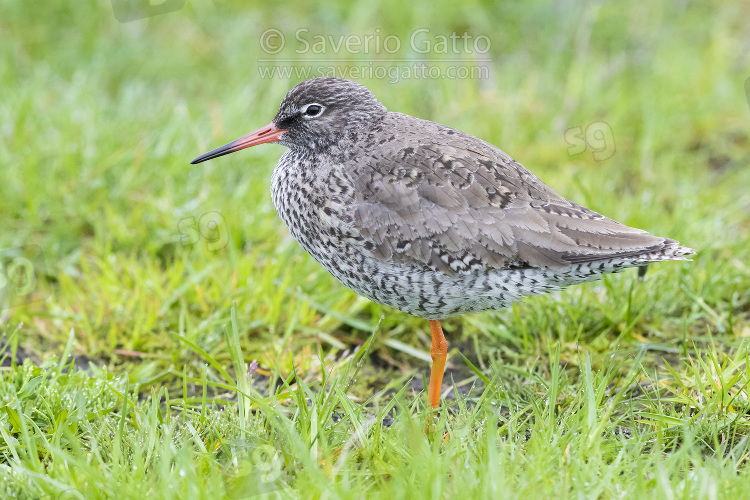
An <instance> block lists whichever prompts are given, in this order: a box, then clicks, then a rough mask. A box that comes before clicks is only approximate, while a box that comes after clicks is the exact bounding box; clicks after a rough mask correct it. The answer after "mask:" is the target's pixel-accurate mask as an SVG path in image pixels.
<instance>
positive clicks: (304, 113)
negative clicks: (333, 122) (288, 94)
mask: <svg viewBox="0 0 750 500" xmlns="http://www.w3.org/2000/svg"><path fill="white" fill-rule="evenodd" d="M312 107H315V108H318V109H319V111H318V112H317V113H313V114H310V113H308V111H313V110H310V108H312ZM325 109H326V107H325V106H323V105H322V104H318V103H317V102H311V103H310V104H305V105H304V106H302V109H301V110H300V111H301V112H302V116H303V117H305V118H315V117H318V116H320V115H321V114H323V111H325Z"/></svg>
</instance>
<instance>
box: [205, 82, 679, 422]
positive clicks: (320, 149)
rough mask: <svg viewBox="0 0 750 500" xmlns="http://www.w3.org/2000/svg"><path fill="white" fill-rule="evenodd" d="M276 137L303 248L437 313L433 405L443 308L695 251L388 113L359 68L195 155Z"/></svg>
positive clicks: (283, 193) (276, 195) (371, 295)
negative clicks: (352, 77)
mask: <svg viewBox="0 0 750 500" xmlns="http://www.w3.org/2000/svg"><path fill="white" fill-rule="evenodd" d="M269 142H276V143H279V144H281V145H283V146H286V147H287V148H288V150H287V151H286V152H285V153H284V154H283V155H282V156H281V159H280V160H279V163H278V164H277V165H276V168H275V170H274V172H273V176H272V179H271V195H272V198H273V203H274V205H275V206H276V211H277V212H278V214H279V217H281V220H283V221H284V223H285V224H286V225H287V227H288V228H289V231H290V232H291V234H292V236H293V237H294V239H296V240H297V241H298V242H299V244H300V246H301V247H302V248H303V249H304V250H305V251H306V252H307V253H309V254H310V255H311V256H312V257H313V258H314V259H315V260H317V261H318V262H319V263H320V264H322V265H323V267H325V268H326V269H327V270H328V272H330V273H331V274H332V275H333V276H335V277H336V278H337V279H338V280H339V281H340V282H341V283H342V284H344V286H347V287H349V288H351V289H352V290H354V291H355V292H357V293H358V294H360V295H363V296H365V297H367V298H368V299H370V300H372V301H374V302H377V303H380V304H385V305H388V306H391V307H393V308H396V309H399V310H401V311H404V312H406V313H409V314H412V315H414V316H418V317H420V318H425V319H428V320H429V324H430V331H431V333H432V346H431V349H430V353H431V355H432V360H433V364H432V371H431V375H430V385H429V389H428V401H429V403H430V404H431V405H432V407H433V408H437V407H438V405H439V401H440V388H441V385H442V379H443V371H444V369H445V361H446V356H447V352H448V342H447V341H446V340H445V336H444V335H443V331H442V328H441V326H440V320H441V319H444V318H447V317H450V316H455V315H459V314H464V313H476V312H480V311H487V310H490V309H499V308H502V307H505V306H507V305H509V304H511V303H512V302H515V301H517V300H519V299H520V298H522V297H523V296H526V295H532V294H539V293H544V292H549V291H551V290H557V289H560V288H562V287H564V286H567V285H572V284H576V283H581V282H584V281H590V280H594V279H597V278H599V277H601V275H603V274H606V273H614V272H617V271H619V270H621V269H623V268H626V267H633V266H644V265H646V264H648V263H650V262H658V261H663V260H687V259H686V258H685V256H686V255H690V254H692V253H694V252H693V250H692V249H690V248H686V247H683V246H680V245H679V244H678V243H677V242H676V241H675V240H672V239H668V238H661V237H658V236H652V235H649V234H647V233H646V232H645V231H642V230H640V229H635V228H632V227H628V226H625V225H623V224H620V223H619V222H616V221H614V220H612V219H609V218H607V217H605V216H603V215H600V214H598V213H596V212H594V211H593V210H589V209H588V208H585V207H583V206H581V205H578V204H576V203H573V202H572V201H569V200H567V199H565V198H563V197H562V196H560V195H559V194H557V193H555V192H554V191H553V190H552V189H551V188H550V187H549V186H547V185H546V184H545V183H543V182H542V181H541V180H539V178H538V177H536V176H535V175H534V174H532V173H531V172H530V171H528V170H527V169H526V168H524V167H523V165H521V164H520V163H518V162H517V161H515V160H514V159H513V158H511V157H510V156H508V155H507V154H506V153H505V152H504V151H502V150H500V149H499V148H497V147H495V146H493V145H492V144H489V143H487V142H484V141H482V140H481V139H478V138H476V137H473V136H471V135H469V134H466V133H464V132H461V131H460V130H456V129H453V128H450V127H447V126H445V125H440V124H438V123H434V122H430V121H426V120H421V119H419V118H414V117H413V116H409V115H404V114H401V113H396V112H392V111H388V110H387V109H386V107H385V106H384V105H383V104H381V103H380V102H379V101H378V100H377V99H376V98H375V96H374V95H373V94H372V93H371V92H370V91H369V90H368V89H367V88H366V87H364V86H363V85H360V84H358V83H355V82H352V81H349V80H344V79H340V78H313V79H311V80H307V81H304V82H302V83H300V84H299V85H297V86H296V87H294V88H293V89H292V90H290V91H289V93H288V94H287V95H286V97H285V98H284V100H283V101H282V102H281V105H280V107H279V111H278V113H277V114H276V117H275V118H274V119H273V121H272V122H271V124H270V125H268V126H266V127H263V128H261V129H259V130H256V131H255V132H252V133H250V134H248V135H246V136H244V137H241V138H240V139H237V140H236V141H232V142H230V143H229V144H226V145H225V146H222V147H220V148H217V149H214V150H213V151H211V152H209V153H206V154H204V155H202V156H199V157H198V158H196V159H195V160H193V161H192V163H193V164H195V163H200V162H203V161H206V160H210V159H212V158H216V157H219V156H222V155H226V154H229V153H233V152H235V151H239V150H241V149H245V148H249V147H251V146H256V145H258V144H264V143H269Z"/></svg>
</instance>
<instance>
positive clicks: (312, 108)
mask: <svg viewBox="0 0 750 500" xmlns="http://www.w3.org/2000/svg"><path fill="white" fill-rule="evenodd" d="M322 112H323V106H319V105H317V104H310V105H309V106H308V107H307V108H306V109H305V115H306V116H318V115H319V114H320V113H322Z"/></svg>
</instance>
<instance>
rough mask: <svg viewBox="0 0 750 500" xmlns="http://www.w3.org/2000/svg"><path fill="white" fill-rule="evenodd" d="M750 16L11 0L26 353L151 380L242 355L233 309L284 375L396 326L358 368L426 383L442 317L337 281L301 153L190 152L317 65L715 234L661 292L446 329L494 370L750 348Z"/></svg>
mask: <svg viewBox="0 0 750 500" xmlns="http://www.w3.org/2000/svg"><path fill="white" fill-rule="evenodd" d="M749 18H750V5H749V4H747V3H743V2H723V3H716V4H713V5H711V4H708V3H703V2H688V1H682V2H668V1H655V2H636V3H623V2H588V3H584V2H572V1H570V2H568V1H561V2H544V1H532V2H523V3H514V2H499V3H498V2H480V1H468V2H449V1H433V2H426V1H422V2H415V3H404V2H401V1H386V2H383V3H378V2H368V1H360V2H348V1H339V2H330V3H325V4H323V3H315V2H301V1H300V2H265V3H262V2H261V3H256V4H255V5H253V6H248V5H247V4H245V3H244V2H223V1H211V0H188V1H186V2H184V1H174V0H165V1H163V2H161V3H157V2H153V3H149V2H146V1H142V2H139V1H135V0H131V1H126V0H112V1H111V2H109V1H104V0H101V1H98V2H96V1H85V0H82V1H78V2H75V3H69V4H65V3H59V4H44V5H42V4H39V3H32V2H15V1H4V2H2V3H0V37H1V39H2V43H0V83H1V87H2V89H3V90H2V99H0V165H2V177H1V180H0V228H2V230H1V231H0V263H1V264H2V266H3V270H4V271H3V272H4V274H3V284H4V287H3V292H2V293H3V294H2V300H3V303H2V311H1V312H0V329H1V330H2V331H3V333H5V334H7V335H10V334H11V333H13V332H15V333H16V336H15V337H14V340H13V344H12V351H13V358H14V359H15V360H16V362H20V360H22V359H24V358H26V357H30V358H32V359H34V360H44V359H47V358H50V357H52V356H57V355H59V353H60V352H61V351H62V350H63V348H64V346H65V345H66V342H67V341H68V338H69V332H70V331H71V329H73V330H74V334H75V336H74V342H73V344H72V351H73V353H74V354H75V355H76V359H77V362H78V363H83V364H84V365H85V364H86V363H87V362H88V361H91V362H92V363H94V364H96V365H107V366H109V367H110V368H111V369H112V370H114V371H116V372H117V371H119V372H123V371H127V372H128V373H129V374H130V377H131V380H133V381H136V382H138V383H140V384H142V387H144V388H146V387H149V386H150V385H153V384H157V383H159V384H161V383H163V384H171V383H174V381H175V380H178V383H180V382H179V379H174V372H173V371H172V370H173V368H174V367H175V366H177V367H183V366H184V367H185V368H186V370H187V371H188V372H191V373H198V371H199V369H200V367H202V366H203V363H204V359H203V358H202V357H201V356H200V355H199V354H197V351H196V348H195V346H198V347H200V349H202V350H204V351H205V352H207V353H209V354H210V355H211V356H213V357H214V359H216V360H218V361H219V362H224V361H226V362H227V363H228V362H229V361H228V360H229V353H228V350H227V347H226V344H225V342H224V334H223V327H224V325H226V324H227V323H228V322H229V317H230V310H231V308H232V307H233V306H234V307H235V308H236V313H237V318H238V325H239V331H240V338H241V341H242V348H243V353H244V354H245V358H246V361H248V362H249V361H251V360H253V359H256V360H257V361H258V364H259V373H266V374H267V373H269V372H270V371H271V369H272V367H274V366H276V365H278V368H279V370H280V371H281V373H282V374H284V373H289V372H290V370H291V369H292V367H293V366H296V367H297V369H298V370H299V374H300V376H302V377H305V378H306V380H308V381H314V380H316V379H317V378H318V377H319V376H320V365H321V362H323V361H324V360H328V362H331V363H335V362H336V360H337V359H339V358H343V357H345V356H346V355H347V354H348V353H350V352H351V351H352V350H353V349H355V348H356V347H357V346H359V345H361V344H362V343H363V342H364V340H365V339H366V338H367V337H368V336H369V335H370V333H371V332H372V331H373V330H374V329H375V327H376V325H378V323H379V322H380V327H379V328H380V335H379V337H378V338H377V341H376V344H375V346H374V349H373V355H372V360H371V365H372V366H370V367H369V368H368V370H369V371H368V370H366V372H365V373H366V374H367V375H366V376H364V377H363V378H362V380H361V382H362V383H364V384H367V385H368V386H376V387H383V386H386V385H387V383H388V381H392V380H397V381H400V380H405V377H407V376H413V375H414V374H418V373H421V372H422V371H424V370H425V369H426V368H427V366H428V364H427V363H428V361H429V353H428V351H429V335H428V333H427V332H428V330H427V325H426V322H423V321H420V320H416V319H415V318H411V317H409V316H407V315H404V314H402V313H399V312H397V311H394V310H390V309H387V308H384V307H381V306H378V305H375V304H372V303H370V302H368V301H366V300H364V299H361V298H358V297H357V296H356V295H355V294H354V293H353V292H350V291H349V290H347V289H345V288H344V287H343V286H341V285H339V284H338V283H337V282H336V281H335V280H334V279H333V278H332V277H331V276H330V275H328V274H327V273H326V272H325V271H324V270H323V269H322V268H321V267H320V266H319V265H318V264H317V263H315V262H314V261H313V260H312V259H311V258H310V257H309V256H307V255H306V254H305V253H304V252H303V251H302V250H301V249H300V248H299V247H298V245H297V244H296V243H295V242H294V241H293V240H292V239H291V238H290V236H289V234H288V232H287V230H286V228H285V227H284V226H283V224H282V223H281V221H280V220H279V219H278V218H277V217H276V214H275V210H274V208H273V205H272V203H271V198H270V193H269V184H270V176H271V173H272V171H273V168H274V166H275V164H276V162H277V160H278V158H279V156H280V155H281V154H282V152H283V149H282V148H281V147H280V146H276V145H267V146H263V147H259V148H253V149H252V150H248V151H243V152H242V153H239V154H234V155H230V156H227V157H225V158H221V159H219V160H215V161H212V162H208V163H204V164H200V165H195V166H192V165H190V164H189V162H190V161H191V160H192V159H193V158H195V157H196V156H197V155H199V154H201V153H204V152H206V151H208V150H210V149H212V148H214V147H217V146H220V145H222V144H225V143H226V142H229V141H230V140H233V139H235V138H237V137H240V136H242V135H244V134H246V133H248V132H250V131H252V130H255V129H256V128H258V127H261V126H263V125H265V124H267V123H268V122H269V121H270V120H271V118H272V117H273V116H274V114H275V112H276V110H277V107H278V104H279V102H280V100H281V99H282V98H283V97H284V95H285V93H286V92H287V91H288V90H289V89H290V88H291V87H292V86H294V85H295V84H297V83H298V82H299V81H301V80H304V79H306V78H307V77H311V76H321V75H335V76H343V77H348V78H351V79H355V80H357V81H359V82H361V83H363V84H365V85H367V86H368V87H369V88H370V89H371V90H372V91H373V93H374V94H375V95H376V96H377V97H378V98H379V99H380V100H381V101H382V102H383V103H384V104H385V105H386V106H387V107H388V108H389V109H390V110H395V111H400V112H404V113H408V114H411V115H414V116H418V117H420V118H425V119H428V120H433V121H438V122H441V123H444V124H447V125H450V126H453V127H455V128H459V129H462V130H464V131H467V132H469V133H471V134H473V135H475V136H478V137H480V138H482V139H484V140H486V141H489V142H491V143H493V144H495V145H498V146H500V147H501V148H502V149H504V150H505V151H507V152H508V153H509V154H510V155H512V156H513V157H514V158H515V159H517V160H518V161H519V162H521V163H522V164H524V165H525V166H526V167H527V168H529V169H530V170H532V171H533V172H534V173H535V174H537V175H538V176H539V177H541V178H542V179H543V180H544V181H545V182H546V183H548V184H549V185H550V186H551V187H553V188H554V189H555V190H557V191H558V192H560V193H561V194H563V195H564V196H566V197H567V198H570V199H572V200H574V201H576V202H579V203H581V204H584V205H586V206H588V207H590V208H592V209H594V210H596V211H598V212H601V213H604V214H606V215H608V216H610V217H612V218H614V219H617V220H619V221H621V222H623V223H625V224H628V225H631V226H636V227H639V228H643V229H646V230H648V231H650V232H653V233H655V234H658V235H663V236H669V237H673V238H675V239H678V240H679V241H681V242H682V243H683V244H685V245H687V246H691V247H693V248H696V249H698V252H699V253H698V256H697V257H696V258H695V260H694V262H692V263H664V264H660V265H657V266H652V267H651V269H650V271H649V273H648V274H647V276H646V278H645V280H643V281H638V280H637V278H636V273H635V272H627V273H624V274H622V275H618V276H613V277H608V278H607V279H606V280H604V281H602V282H599V283H593V284H588V285H585V286H582V287H577V288H575V289H571V290H568V291H565V292H563V293H562V294H556V295H553V296H547V297H534V298H530V299H528V300H526V301H524V302H523V303H521V304H518V305H516V306H514V307H513V308H511V309H508V310H505V311H499V312H495V313H486V314H483V315H477V316H467V317H464V318H457V319H454V320H451V321H449V322H447V323H446V325H445V328H446V332H447V334H448V336H449V340H451V348H459V349H460V350H461V352H463V353H464V354H465V355H466V356H467V357H468V358H469V359H472V360H473V361H474V363H475V364H476V365H477V366H479V367H480V368H481V369H483V370H488V369H490V368H491V367H493V366H497V361H498V360H500V359H502V360H503V365H508V366H513V365H517V366H523V365H524V364H525V363H527V362H528V360H529V359H538V358H539V357H546V356H547V354H548V353H549V349H550V347H549V346H550V342H553V343H554V342H557V341H559V342H560V345H561V357H562V358H563V359H564V360H565V361H566V362H568V363H571V365H576V363H577V360H578V359H579V354H578V353H579V350H580V348H582V347H583V348H586V349H588V350H589V352H591V353H592V357H593V360H594V363H595V365H596V364H597V363H600V362H601V360H602V359H604V357H605V356H610V355H612V353H616V354H617V355H618V356H626V355H627V354H628V353H630V352H633V351H634V350H636V349H644V348H645V349H647V350H652V351H653V352H657V353H665V352H666V353H669V352H677V350H678V349H679V346H680V345H682V344H681V343H682V342H684V341H685V340H686V339H688V338H689V339H690V340H691V341H695V342H700V341H702V340H705V339H708V338H711V339H712V340H714V341H716V342H718V343H719V344H720V345H721V346H726V348H727V349H729V348H731V347H732V346H735V345H737V343H738V342H740V341H741V340H742V338H743V337H747V336H750V323H748V306H749V304H750V293H749V292H748V285H750V273H749V272H748V266H749V265H750V264H749V263H748V256H749V255H750V250H748V247H749V243H750V218H749V217H748V214H749V213H750V194H749V193H750V190H749V189H748V188H750V171H749V170H748V140H749V135H748V130H749V128H748V126H749V125H750V102H749V101H750V94H746V93H745V91H746V89H748V92H750V83H748V84H746V80H747V79H748V78H749V77H750V64H748V63H749V62H750V33H749V32H748V25H747V19H749ZM381 318H383V319H382V322H381ZM644 346H645V347H644ZM456 358H457V356H456V355H455V351H452V354H451V364H450V365H449V373H453V374H454V375H455V376H456V379H457V380H459V379H460V378H461V370H466V368H465V367H464V368H461V366H464V364H463V361H460V358H458V361H456ZM458 365H460V366H458ZM450 370H454V371H453V372H450ZM211 376H213V375H212V374H210V373H209V377H211ZM394 376H395V378H393V377H394ZM402 377H403V378H402ZM369 391H370V389H369V388H368V389H365V391H364V392H369Z"/></svg>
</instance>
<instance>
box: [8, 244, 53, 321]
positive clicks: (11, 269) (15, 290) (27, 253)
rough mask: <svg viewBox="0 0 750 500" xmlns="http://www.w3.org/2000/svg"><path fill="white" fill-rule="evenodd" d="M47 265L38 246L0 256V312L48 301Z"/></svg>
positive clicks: (12, 249) (20, 248)
mask: <svg viewBox="0 0 750 500" xmlns="http://www.w3.org/2000/svg"><path fill="white" fill-rule="evenodd" d="M46 276H47V265H46V263H45V261H44V254H43V253H42V248H41V247H40V246H39V245H27V246H24V247H18V248H11V249H9V250H3V251H2V252H0V310H2V309H10V308H13V307H18V306H21V305H25V304H31V303H33V302H41V301H43V300H47V299H48V298H49V288H48V287H47V283H46Z"/></svg>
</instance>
